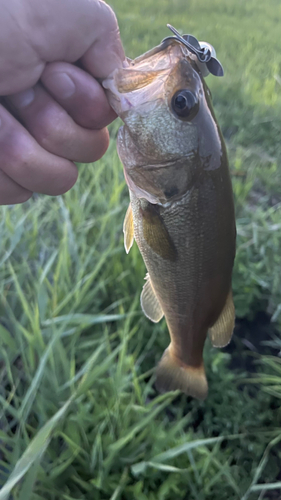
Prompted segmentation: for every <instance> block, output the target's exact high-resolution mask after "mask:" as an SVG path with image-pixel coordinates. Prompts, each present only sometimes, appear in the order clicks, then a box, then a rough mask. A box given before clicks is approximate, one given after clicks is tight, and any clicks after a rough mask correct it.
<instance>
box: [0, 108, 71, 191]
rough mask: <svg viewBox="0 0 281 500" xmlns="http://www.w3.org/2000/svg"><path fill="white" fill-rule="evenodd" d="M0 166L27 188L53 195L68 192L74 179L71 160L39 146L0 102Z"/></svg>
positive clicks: (15, 180)
mask: <svg viewBox="0 0 281 500" xmlns="http://www.w3.org/2000/svg"><path fill="white" fill-rule="evenodd" d="M0 168H1V170H2V171H3V172H4V173H5V174H6V175H8V176H9V177H10V178H11V179H12V180H13V181H14V182H16V183H17V184H19V185H20V186H22V187H23V188H25V189H27V190H28V191H33V192H37V193H44V194H49V195H54V196H55V195H58V194H63V193H65V192H66V191H68V190H69V189H70V188H71V187H72V186H73V184H75V182H76V179H77V169H76V166H75V165H74V163H72V162H71V161H69V160H66V159H64V158H60V157H58V156H55V155H53V154H51V153H48V152H47V151H46V150H45V149H43V148H42V147H41V146H40V145H39V144H38V143H37V142H36V140H35V139H34V138H33V137H32V136H31V135H30V134H29V133H28V131H27V130H26V129H25V128H24V127H23V126H22V125H21V124H20V123H19V122H18V121H17V120H16V119H15V118H14V117H13V116H12V115H11V114H10V113H9V112H8V111H7V110H6V109H5V108H4V107H3V106H2V105H0Z"/></svg>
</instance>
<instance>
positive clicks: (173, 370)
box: [156, 347, 208, 399]
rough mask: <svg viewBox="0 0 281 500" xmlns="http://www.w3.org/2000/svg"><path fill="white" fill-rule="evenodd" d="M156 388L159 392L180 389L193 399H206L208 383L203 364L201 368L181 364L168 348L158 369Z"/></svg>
mask: <svg viewBox="0 0 281 500" xmlns="http://www.w3.org/2000/svg"><path fill="white" fill-rule="evenodd" d="M156 388H157V389H158V390H159V392H167V391H175V390H177V389H179V390H180V391H182V392H184V393H185V394H187V395H189V396H192V397H193V398H197V399H205V398H206V396H207V394H208V382H207V379H206V375H205V370H204V365H203V362H202V365H201V366H199V367H193V366H188V365H184V364H180V363H179V361H178V360H177V359H176V358H175V357H174V356H173V355H172V354H171V350H170V347H168V349H166V351H165V352H164V354H163V356H162V358H161V360H160V362H159V365H158V366H157V369H156Z"/></svg>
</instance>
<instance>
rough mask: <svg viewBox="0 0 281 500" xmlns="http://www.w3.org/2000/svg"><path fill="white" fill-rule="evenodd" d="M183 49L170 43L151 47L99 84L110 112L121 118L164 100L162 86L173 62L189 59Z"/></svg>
mask: <svg viewBox="0 0 281 500" xmlns="http://www.w3.org/2000/svg"><path fill="white" fill-rule="evenodd" d="M187 52H188V51H187V49H186V48H185V47H184V46H182V45H181V44H179V43H177V42H174V41H173V40H168V41H165V42H164V43H162V44H160V45H158V46H157V47H154V48H153V49H151V50H149V51H148V52H146V53H145V54H143V55H141V56H139V57H137V58H136V59H134V60H130V59H126V60H125V61H124V63H123V67H122V68H117V69H115V70H114V71H113V73H111V75H109V76H108V77H107V78H106V79H105V80H103V82H102V86H103V87H104V89H105V91H106V95H107V98H108V100H109V103H110V105H111V107H112V108H113V109H114V111H115V112H116V113H117V114H118V115H119V116H120V117H121V118H122V115H123V114H124V113H126V112H128V111H130V110H132V109H133V108H140V107H141V106H142V105H144V104H147V103H148V102H152V101H156V99H159V96H163V98H164V84H165V81H166V79H167V77H168V75H169V73H170V72H171V71H172V69H173V67H174V66H175V64H177V62H178V61H179V60H180V59H182V58H183V57H186V56H187V55H188V56H190V55H191V53H188V54H187ZM158 104H159V101H158Z"/></svg>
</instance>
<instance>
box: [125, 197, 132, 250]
mask: <svg viewBox="0 0 281 500" xmlns="http://www.w3.org/2000/svg"><path fill="white" fill-rule="evenodd" d="M123 233H124V247H125V250H126V253H129V251H130V250H131V248H132V245H133V243H134V222H133V212H132V207H131V203H129V206H128V209H127V212H126V215H125V219H124V224H123Z"/></svg>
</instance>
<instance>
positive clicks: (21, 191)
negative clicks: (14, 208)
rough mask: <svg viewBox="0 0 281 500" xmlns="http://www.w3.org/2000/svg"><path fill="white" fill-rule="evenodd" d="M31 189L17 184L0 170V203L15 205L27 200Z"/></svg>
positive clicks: (30, 194)
mask: <svg viewBox="0 0 281 500" xmlns="http://www.w3.org/2000/svg"><path fill="white" fill-rule="evenodd" d="M31 196H32V193H31V191H28V190H27V189H25V188H23V187H22V186H19V184H17V183H16V182H14V181H13V180H12V179H10V177H9V176H8V175H7V174H5V173H4V172H2V170H0V205H15V204H17V203H23V202H24V201H27V200H29V198H30V197H31Z"/></svg>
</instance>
